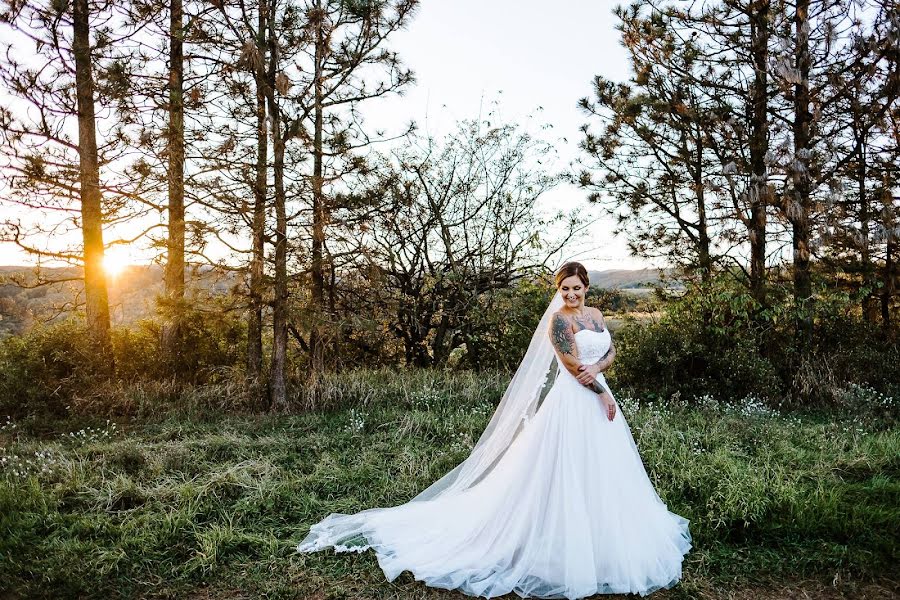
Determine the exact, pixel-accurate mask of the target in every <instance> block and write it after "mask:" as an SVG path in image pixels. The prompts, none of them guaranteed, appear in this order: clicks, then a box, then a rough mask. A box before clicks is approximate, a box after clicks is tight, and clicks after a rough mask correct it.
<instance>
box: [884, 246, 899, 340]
mask: <svg viewBox="0 0 900 600" xmlns="http://www.w3.org/2000/svg"><path fill="white" fill-rule="evenodd" d="M895 245H896V243H895V242H894V237H893V235H889V236H888V239H887V249H886V254H885V257H884V277H883V278H882V281H883V283H884V286H883V287H882V288H881V326H882V329H883V331H884V333H885V337H886V338H888V337H890V333H891V298H892V297H893V295H894V278H895V275H894V246H895Z"/></svg>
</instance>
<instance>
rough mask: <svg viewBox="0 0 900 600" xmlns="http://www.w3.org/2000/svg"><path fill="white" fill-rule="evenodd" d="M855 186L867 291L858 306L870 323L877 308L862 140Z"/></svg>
mask: <svg viewBox="0 0 900 600" xmlns="http://www.w3.org/2000/svg"><path fill="white" fill-rule="evenodd" d="M856 160H857V165H856V175H857V186H858V194H859V225H860V231H861V233H862V239H860V240H859V242H860V249H859V255H860V256H859V260H860V263H861V267H862V273H863V281H862V284H863V287H864V288H866V289H867V290H868V291H867V292H866V294H865V296H864V297H863V298H862V300H861V303H862V305H861V306H860V308H861V310H862V317H863V320H864V321H866V322H867V323H872V322H874V321H875V319H876V318H877V308H876V307H875V306H874V303H873V302H872V300H873V298H874V295H875V294H874V289H875V266H874V265H873V264H872V256H871V251H870V248H869V219H870V215H869V212H870V211H869V195H868V192H867V190H866V145H865V142H862V143H860V144H859V145H858V152H857V159H856Z"/></svg>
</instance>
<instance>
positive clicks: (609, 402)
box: [597, 391, 616, 421]
mask: <svg viewBox="0 0 900 600" xmlns="http://www.w3.org/2000/svg"><path fill="white" fill-rule="evenodd" d="M597 395H598V396H600V402H602V403H603V404H604V405H605V406H606V418H607V419H609V420H610V421H612V420H613V419H615V418H616V401H615V400H613V399H612V396H610V395H609V393H608V392H606V391H604V392H603V393H601V394H597Z"/></svg>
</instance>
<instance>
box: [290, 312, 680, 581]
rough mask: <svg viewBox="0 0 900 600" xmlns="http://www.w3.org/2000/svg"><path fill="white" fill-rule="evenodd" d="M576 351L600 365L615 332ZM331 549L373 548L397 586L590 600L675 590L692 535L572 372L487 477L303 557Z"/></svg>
mask: <svg viewBox="0 0 900 600" xmlns="http://www.w3.org/2000/svg"><path fill="white" fill-rule="evenodd" d="M545 335H546V334H545ZM575 343H576V346H577V349H578V356H579V360H580V361H581V362H582V363H585V364H587V363H593V362H596V361H597V360H599V359H600V357H602V356H603V355H604V354H605V353H606V351H607V349H608V348H609V345H610V335H609V331H608V330H606V329H605V330H603V331H602V332H597V331H591V330H587V329H585V330H582V331H579V332H577V333H576V334H575ZM598 379H599V380H600V382H601V383H602V384H603V385H604V387H606V388H607V391H609V388H608V386H607V385H606V382H605V379H604V378H603V375H602V374H601V375H599V376H598ZM610 394H611V392H610ZM331 546H333V547H334V549H335V550H336V551H343V552H346V551H357V552H362V551H363V550H366V549H368V548H372V549H373V550H374V551H375V553H376V557H377V560H378V564H379V565H380V567H381V569H382V570H383V571H384V574H385V576H386V577H387V579H388V580H389V581H393V580H394V579H395V578H396V577H397V576H398V575H399V574H400V573H401V572H403V571H405V570H408V571H411V572H412V574H413V576H414V577H415V579H417V580H420V581H423V582H425V583H426V584H427V585H429V586H431V587H437V588H445V589H456V590H459V591H461V592H463V593H465V594H468V595H472V596H483V597H485V598H492V597H495V596H499V595H502V594H506V593H509V592H514V593H516V594H518V595H519V596H522V597H541V598H583V597H585V596H589V595H592V594H597V593H628V592H633V593H637V594H640V595H646V594H649V593H651V592H653V591H655V590H658V589H660V588H666V587H671V586H672V585H674V584H675V583H676V582H677V581H678V580H679V579H680V578H681V573H682V570H681V567H682V560H683V556H684V554H685V553H686V552H687V551H688V550H689V549H690V548H691V535H690V533H689V529H688V520H687V519H685V518H683V517H681V516H679V515H677V514H675V513H673V512H670V511H669V510H668V509H667V507H666V505H665V504H664V503H663V502H662V500H661V499H660V497H659V496H658V495H657V493H656V491H655V489H654V488H653V485H652V483H651V482H650V479H649V478H648V477H647V473H646V471H645V469H644V465H643V463H642V461H641V458H640V455H639V454H638V450H637V446H636V445H635V443H634V439H633V437H632V435H631V431H630V429H629V427H628V424H627V423H626V420H625V416H624V415H623V414H622V412H621V410H620V409H619V408H618V407H617V410H616V416H615V418H614V419H613V420H612V421H609V420H608V418H607V416H606V409H605V407H604V406H603V404H602V403H601V402H600V400H599V398H598V396H597V394H596V393H595V392H593V391H591V390H590V389H588V388H587V387H585V386H583V385H581V384H580V383H579V382H578V381H577V380H576V379H575V377H573V376H572V375H571V374H570V373H569V372H568V371H567V370H566V369H564V368H563V369H559V370H558V372H557V377H556V379H555V381H554V382H553V385H552V387H551V388H550V390H549V391H548V392H547V394H546V396H545V397H544V400H543V403H542V404H541V405H540V409H539V410H537V411H536V412H535V413H534V416H533V417H531V418H530V419H526V423H525V425H524V429H522V430H521V432H520V433H519V434H518V436H517V437H515V439H514V441H513V442H512V443H511V445H510V446H509V448H508V450H507V451H506V452H505V454H503V456H502V457H501V459H500V460H499V462H497V463H496V466H494V468H493V469H492V470H491V471H490V472H489V473H488V474H487V475H486V476H485V477H484V478H483V479H481V480H480V481H478V482H477V483H476V484H474V485H472V486H471V487H469V488H468V489H465V490H463V491H461V492H458V493H452V494H445V495H443V496H439V497H437V498H434V499H432V500H426V501H420V502H408V503H406V504H401V505H399V506H394V507H388V508H373V509H368V510H364V511H362V512H359V513H356V514H353V515H345V514H339V513H332V514H331V515H329V516H328V517H326V518H325V519H324V520H322V521H320V522H319V523H317V524H315V525H313V526H312V527H311V528H310V531H309V534H308V535H307V536H306V538H305V539H304V540H303V541H302V542H301V543H300V544H299V545H298V547H297V549H298V551H300V552H312V551H316V550H321V549H323V548H327V547H331Z"/></svg>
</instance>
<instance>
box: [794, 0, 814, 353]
mask: <svg viewBox="0 0 900 600" xmlns="http://www.w3.org/2000/svg"><path fill="white" fill-rule="evenodd" d="M808 11H809V0H798V1H797V8H796V12H795V13H794V31H795V34H796V37H797V40H796V43H797V46H796V48H795V53H794V58H795V64H794V67H795V68H796V70H797V74H798V81H797V82H796V83H795V84H794V122H793V134H794V160H795V162H794V168H793V173H792V179H793V184H794V185H793V187H794V190H793V192H794V193H793V203H792V206H791V223H792V225H793V249H794V298H795V301H796V302H797V305H798V308H799V312H798V314H797V333H798V338H799V341H800V351H801V352H802V353H805V352H807V351H808V350H809V349H810V347H811V345H812V280H811V274H810V264H809V257H810V251H809V240H810V225H809V212H810V180H811V176H810V172H809V164H810V153H811V149H810V147H809V144H810V131H809V130H810V121H811V119H812V115H811V114H810V112H809V100H810V98H809V70H810V58H809V18H808Z"/></svg>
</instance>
